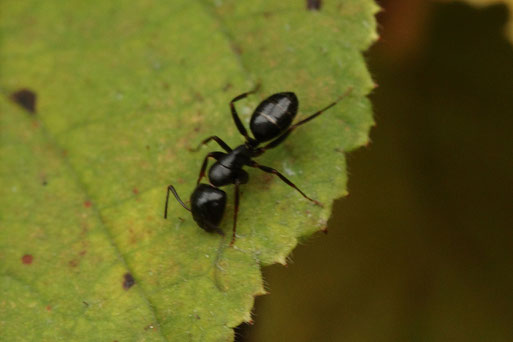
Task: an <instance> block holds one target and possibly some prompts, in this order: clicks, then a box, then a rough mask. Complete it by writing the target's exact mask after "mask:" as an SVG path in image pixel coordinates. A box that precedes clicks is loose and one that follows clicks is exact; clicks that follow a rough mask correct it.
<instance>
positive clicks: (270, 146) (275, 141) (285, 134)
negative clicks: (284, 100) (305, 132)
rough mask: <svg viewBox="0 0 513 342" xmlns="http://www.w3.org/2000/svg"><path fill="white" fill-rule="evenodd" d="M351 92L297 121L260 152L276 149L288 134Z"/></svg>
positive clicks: (350, 89)
mask: <svg viewBox="0 0 513 342" xmlns="http://www.w3.org/2000/svg"><path fill="white" fill-rule="evenodd" d="M352 90H353V88H348V89H347V90H346V91H345V93H344V94H342V95H341V96H339V97H338V99H336V100H335V101H334V102H332V103H330V104H329V105H327V106H326V107H324V108H323V109H321V110H319V111H317V112H315V113H313V114H312V115H310V116H309V117H307V118H306V119H303V120H301V121H299V122H298V123H296V124H294V125H292V126H290V127H289V129H287V130H286V131H285V133H283V134H282V135H280V136H279V137H278V138H276V139H275V140H273V141H271V142H270V143H268V144H267V145H265V146H264V147H262V150H264V151H265V150H268V149H271V148H273V147H276V146H278V145H279V144H281V143H282V142H283V141H284V140H285V139H286V138H287V137H288V136H289V134H290V133H291V132H292V131H293V130H295V129H296V128H297V127H298V126H301V125H302V124H305V123H307V122H308V121H310V120H312V119H315V118H316V117H318V116H319V115H321V114H322V113H324V112H325V111H326V110H328V109H330V108H331V107H333V106H334V105H336V104H337V103H339V102H340V101H341V100H342V99H343V98H344V97H346V96H347V95H349V94H350V93H351V91H352Z"/></svg>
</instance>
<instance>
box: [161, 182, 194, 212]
mask: <svg viewBox="0 0 513 342" xmlns="http://www.w3.org/2000/svg"><path fill="white" fill-rule="evenodd" d="M169 192H172V193H173V195H175V198H176V200H177V201H178V203H180V204H181V205H182V207H184V208H185V209H187V210H189V211H191V209H189V208H187V206H186V205H185V204H184V203H183V202H182V200H181V199H180V196H178V193H177V192H176V190H175V188H174V187H173V186H172V185H170V186H168V187H167V196H166V208H165V209H164V218H167V205H168V203H169Z"/></svg>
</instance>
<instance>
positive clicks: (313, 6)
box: [306, 0, 322, 11]
mask: <svg viewBox="0 0 513 342" xmlns="http://www.w3.org/2000/svg"><path fill="white" fill-rule="evenodd" d="M321 7H322V0H306V8H307V9H308V10H310V11H319V10H320V9H321Z"/></svg>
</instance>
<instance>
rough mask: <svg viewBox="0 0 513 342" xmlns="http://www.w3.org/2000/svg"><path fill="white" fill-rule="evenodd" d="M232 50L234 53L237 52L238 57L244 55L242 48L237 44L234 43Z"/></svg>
mask: <svg viewBox="0 0 513 342" xmlns="http://www.w3.org/2000/svg"><path fill="white" fill-rule="evenodd" d="M232 50H233V52H235V53H236V54H237V55H242V48H241V47H240V45H238V44H235V43H232Z"/></svg>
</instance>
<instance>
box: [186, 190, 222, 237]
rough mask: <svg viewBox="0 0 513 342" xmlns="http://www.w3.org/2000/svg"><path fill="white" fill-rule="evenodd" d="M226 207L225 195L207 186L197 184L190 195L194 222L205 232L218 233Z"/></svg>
mask: <svg viewBox="0 0 513 342" xmlns="http://www.w3.org/2000/svg"><path fill="white" fill-rule="evenodd" d="M225 207H226V193H225V192H224V191H223V190H221V189H217V188H215V187H213V186H211V185H208V184H199V185H198V186H197V187H196V189H195V190H194V192H193V193H192V195H191V212H192V217H193V218H194V221H196V223H197V224H198V226H200V227H201V228H203V229H204V230H206V231H207V232H220V231H219V224H220V223H221V220H222V219H223V214H224V209H225Z"/></svg>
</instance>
